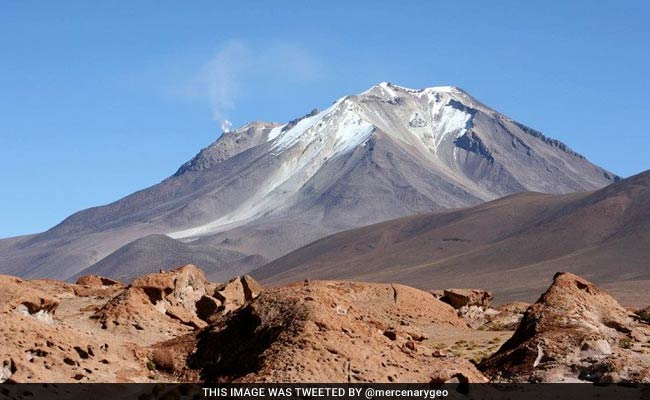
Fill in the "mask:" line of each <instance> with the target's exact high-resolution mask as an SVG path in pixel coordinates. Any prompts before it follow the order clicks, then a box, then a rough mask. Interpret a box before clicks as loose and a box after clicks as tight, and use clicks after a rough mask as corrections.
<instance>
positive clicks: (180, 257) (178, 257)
mask: <svg viewBox="0 0 650 400" xmlns="http://www.w3.org/2000/svg"><path fill="white" fill-rule="evenodd" d="M190 261H191V262H194V263H196V264H199V265H201V266H202V267H203V270H204V271H205V274H206V276H208V277H209V278H210V279H212V280H214V281H217V282H222V281H225V280H227V279H229V278H231V277H232V276H236V275H240V274H241V271H243V270H246V271H249V270H250V269H252V268H254V267H258V266H261V265H263V264H265V263H266V262H268V260H266V259H264V258H263V257H261V256H259V255H247V254H243V253H240V252H237V251H233V250H224V249H218V248H216V249H215V248H214V247H211V246H206V245H200V244H194V243H183V242H181V241H178V240H175V239H172V238H170V237H168V236H165V235H149V236H145V237H143V238H140V239H137V240H134V241H133V242H131V243H129V244H127V245H125V246H122V247H120V248H119V249H118V250H116V251H114V252H113V253H111V254H109V255H108V256H106V257H104V258H103V259H102V260H101V261H99V262H97V263H96V264H93V265H92V266H90V267H88V268H86V269H85V270H84V271H83V274H92V275H100V276H105V275H111V276H112V277H114V278H115V279H118V280H120V281H122V282H125V283H128V282H130V281H131V280H133V279H135V278H137V277H138V276H140V275H139V274H140V273H141V272H144V273H148V274H150V273H154V272H158V271H159V270H160V269H163V270H170V269H173V268H176V267H178V266H179V265H186V264H189V263H190ZM80 276H81V274H78V275H75V276H73V277H72V278H71V280H76V279H78V278H79V277H80Z"/></svg>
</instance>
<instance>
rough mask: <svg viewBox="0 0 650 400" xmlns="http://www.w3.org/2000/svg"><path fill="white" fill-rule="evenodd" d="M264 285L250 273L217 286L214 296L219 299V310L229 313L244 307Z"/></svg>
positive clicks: (257, 294)
mask: <svg viewBox="0 0 650 400" xmlns="http://www.w3.org/2000/svg"><path fill="white" fill-rule="evenodd" d="M262 290H263V287H262V285H260V284H259V283H257V281H256V280H255V279H253V278H252V277H250V276H249V275H243V276H240V277H236V278H233V279H231V280H230V281H228V282H227V283H224V284H222V285H220V286H217V287H216V288H215V290H214V293H213V297H214V298H215V299H217V301H219V303H220V305H219V307H218V308H217V310H218V311H220V312H223V313H228V312H230V311H233V310H236V309H238V308H240V307H242V306H243V305H244V304H246V303H247V302H249V301H251V300H253V299H254V298H256V297H257V296H259V294H260V293H261V292H262Z"/></svg>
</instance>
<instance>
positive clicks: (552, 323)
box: [480, 273, 650, 383]
mask: <svg viewBox="0 0 650 400" xmlns="http://www.w3.org/2000/svg"><path fill="white" fill-rule="evenodd" d="M649 339H650V329H649V327H648V325H647V324H643V323H641V322H639V321H638V320H637V319H635V318H633V315H632V314H631V313H629V312H628V311H627V310H626V309H625V308H623V307H621V305H620V304H618V302H617V301H616V300H614V299H613V298H612V297H611V296H609V295H608V294H607V293H605V292H604V291H603V290H602V289H600V288H598V287H597V286H596V285H594V284H593V283H591V282H589V281H587V280H585V279H582V278H580V277H578V276H576V275H573V274H570V273H558V274H556V275H555V277H554V280H553V284H552V285H551V286H550V287H549V289H548V290H547V291H546V292H545V293H544V294H543V295H542V296H541V297H540V299H539V300H538V301H537V302H536V303H535V304H533V305H532V306H530V307H529V308H528V309H527V311H526V313H525V314H524V317H523V319H522V321H521V323H520V325H519V327H518V328H517V330H516V332H515V333H514V335H513V336H512V338H511V339H510V340H508V341H507V342H506V343H504V345H503V346H502V347H501V348H500V349H499V350H498V351H497V353H496V354H494V355H493V356H492V357H490V358H489V359H487V360H486V361H484V362H483V363H482V364H481V366H480V367H481V369H482V370H483V371H484V372H485V373H486V374H487V375H488V376H491V377H492V378H493V379H495V380H500V381H514V382H575V381H591V382H597V383H609V382H650V356H649V355H648V354H647V349H646V348H645V346H647V342H648V340H649Z"/></svg>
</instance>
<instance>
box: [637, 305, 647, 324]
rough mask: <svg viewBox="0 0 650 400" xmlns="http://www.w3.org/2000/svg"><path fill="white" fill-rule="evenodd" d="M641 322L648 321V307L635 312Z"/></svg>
mask: <svg viewBox="0 0 650 400" xmlns="http://www.w3.org/2000/svg"><path fill="white" fill-rule="evenodd" d="M635 314H636V315H637V316H638V317H639V319H641V321H643V322H647V323H650V307H646V308H644V309H643V310H639V311H637V312H636V313H635Z"/></svg>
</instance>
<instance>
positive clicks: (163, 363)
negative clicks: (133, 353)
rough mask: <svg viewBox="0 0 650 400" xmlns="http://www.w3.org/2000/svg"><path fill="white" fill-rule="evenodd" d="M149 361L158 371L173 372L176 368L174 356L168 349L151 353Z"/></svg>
mask: <svg viewBox="0 0 650 400" xmlns="http://www.w3.org/2000/svg"><path fill="white" fill-rule="evenodd" d="M151 361H152V362H153V363H154V365H155V366H156V369H157V370H160V371H164V372H173V371H174V369H175V368H176V366H175V364H174V356H173V355H172V353H171V351H170V350H169V349H164V348H162V349H155V350H154V351H153V352H152V353H151Z"/></svg>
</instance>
